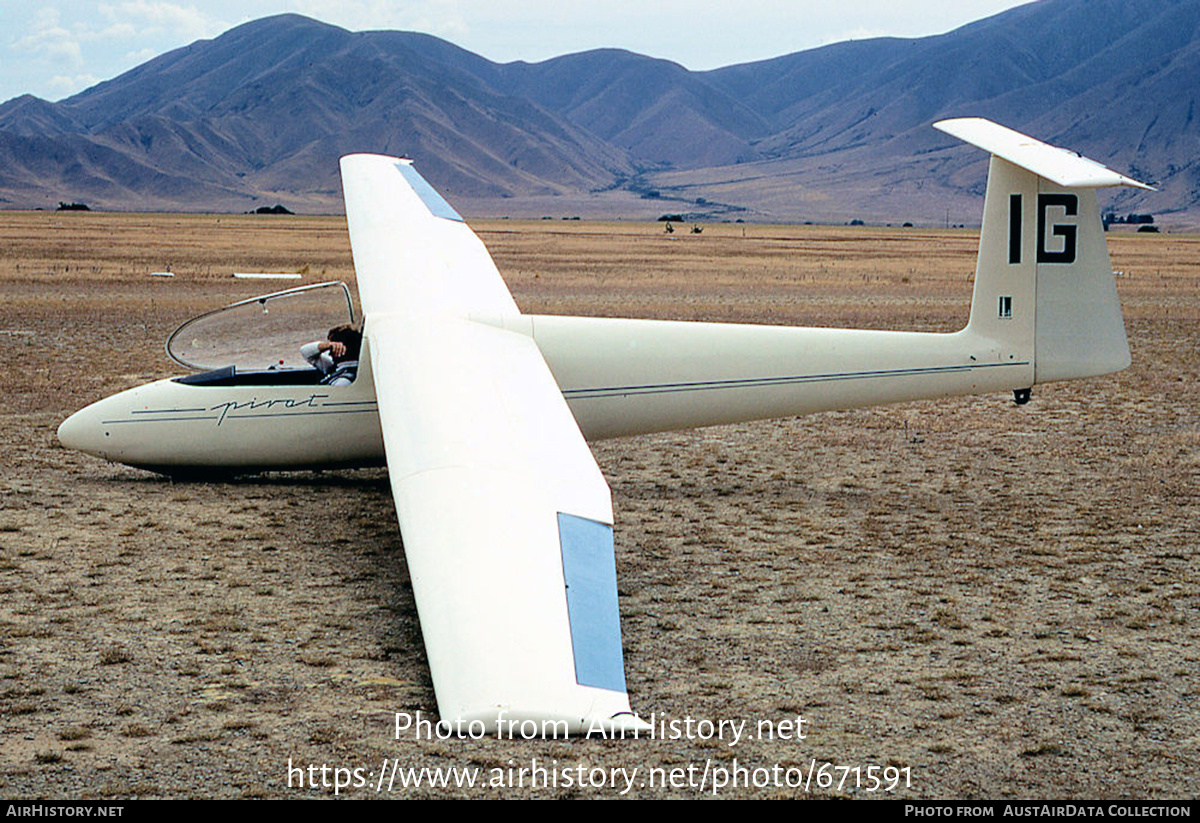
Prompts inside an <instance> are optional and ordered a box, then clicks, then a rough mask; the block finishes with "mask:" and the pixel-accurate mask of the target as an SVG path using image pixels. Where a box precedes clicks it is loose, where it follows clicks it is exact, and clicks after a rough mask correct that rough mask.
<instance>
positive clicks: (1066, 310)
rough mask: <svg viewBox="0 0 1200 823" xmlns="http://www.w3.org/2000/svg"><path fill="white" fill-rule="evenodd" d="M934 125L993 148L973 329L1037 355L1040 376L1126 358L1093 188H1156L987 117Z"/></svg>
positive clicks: (1080, 372) (1006, 350) (1118, 364)
mask: <svg viewBox="0 0 1200 823" xmlns="http://www.w3.org/2000/svg"><path fill="white" fill-rule="evenodd" d="M934 127H935V128H937V129H940V130H941V131H944V132H946V133H947V134H951V135H953V136H955V137H958V138H959V139H961V140H964V141H966V142H968V143H971V144H973V145H976V146H978V147H980V148H982V149H984V150H986V151H989V152H991V154H992V161H991V167H990V170H989V174H988V188H987V199H986V202H985V204H984V210H983V227H982V230H981V232H980V241H979V261H978V264H977V267H976V271H975V292H974V296H973V298H972V301H971V320H970V322H969V324H968V326H967V330H968V332H969V333H972V334H976V335H979V336H980V337H983V338H985V339H988V340H991V341H994V342H995V344H996V346H997V348H998V349H999V350H1000V351H1001V352H1002V353H1003V354H1004V355H1005V356H1008V355H1014V356H1016V357H1020V358H1024V357H1030V359H1032V361H1033V363H1034V374H1033V382H1034V383H1047V382H1050V381H1052V380H1069V379H1072V378H1076V377H1091V376H1094V375H1099V374H1108V373H1110V372H1114V371H1120V370H1121V369H1123V368H1125V367H1126V366H1128V365H1129V344H1128V342H1127V340H1126V337H1125V324H1124V321H1123V319H1122V317H1121V304H1120V301H1119V299H1118V298H1117V290H1116V285H1115V283H1114V281H1113V274H1112V265H1111V264H1110V263H1109V259H1108V247H1107V245H1106V244H1105V241H1104V227H1103V226H1102V225H1101V223H1100V207H1099V204H1098V201H1097V198H1096V189H1097V188H1100V187H1104V186H1133V187H1136V188H1142V189H1149V188H1150V187H1149V186H1147V185H1145V184H1144V183H1139V182H1138V181H1136V180H1134V179H1132V178H1130V177H1126V176H1124V175H1122V174H1119V173H1117V172H1115V171H1112V170H1111V169H1109V168H1106V167H1105V166H1102V165H1100V164H1099V163H1096V162H1094V161H1092V160H1088V159H1087V158H1085V157H1082V156H1080V155H1079V154H1076V153H1075V152H1070V151H1067V150H1065V149H1060V148H1057V147H1055V146H1050V145H1048V144H1046V143H1042V142H1040V141H1038V140H1034V139H1033V138H1031V137H1027V136H1025V135H1023V134H1020V133H1018V132H1015V131H1012V130H1011V129H1006V128H1004V127H1003V126H999V125H996V124H995V123H992V122H990V121H987V120H982V119H980V118H962V119H958V120H943V121H941V122H939V123H935V124H934Z"/></svg>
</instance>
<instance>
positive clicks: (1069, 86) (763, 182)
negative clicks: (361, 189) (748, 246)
mask: <svg viewBox="0 0 1200 823" xmlns="http://www.w3.org/2000/svg"><path fill="white" fill-rule="evenodd" d="M1198 93H1200V2H1196V1H1195V0H1186V2H1179V0H1139V2H1137V3H1130V2H1127V0H1041V1H1040V2H1034V3H1030V4H1028V5H1024V6H1019V7H1017V8H1014V9H1011V10H1009V11H1006V12H1004V13H1001V14H998V15H996V16H994V17H990V18H987V19H985V20H980V21H977V22H975V23H972V24H970V25H967V26H964V27H962V28H959V29H956V30H954V31H952V32H949V33H947V34H942V35H938V36H933V37H923V38H917V39H898V38H875V39H868V40H859V41H850V42H844V43H837V44H834V45H829V46H824V47H821V48H816V49H810V50H806V51H800V52H796V53H794V54H789V55H785V56H783V57H777V58H773V59H769V60H762V61H758V62H754V63H746V64H742V65H736V66H729V67H725V68H720V69H715V70H712V71H703V72H696V71H689V70H688V69H686V68H684V67H683V66H680V65H678V64H676V63H672V62H670V61H667V60H661V59H656V58H653V57H647V56H644V55H640V54H634V53H632V52H628V51H622V50H619V49H598V50H594V51H587V52H582V53H577V54H569V55H565V56H562V57H557V58H554V59H551V60H546V61H544V62H540V63H525V62H513V63H503V64H501V63H495V62H492V61H490V60H487V59H486V58H484V57H481V56H479V55H477V54H473V53H472V52H469V51H466V50H464V49H461V48H459V47H457V46H455V45H453V44H452V43H449V42H446V41H444V40H440V39H438V38H436V37H432V36H430V35H425V34H417V33H412V32H399V31H374V32H357V33H355V32H349V31H346V30H344V29H340V28H337V27H335V26H331V25H328V24H325V23H321V22H318V21H315V20H311V19H308V18H305V17H300V16H297V15H290V14H285V15H280V16H276V17H269V18H265V19H261V20H257V21H254V22H251V23H247V24H245V25H242V26H238V27H237V28H234V29H231V30H230V31H228V32H226V33H225V34H223V35H221V36H220V37H217V38H215V39H212V40H202V41H197V42H195V43H192V44H191V45H189V46H186V47H184V48H181V49H177V50H175V51H172V52H169V53H167V54H164V55H161V56H160V57H157V58H154V59H152V60H150V61H148V62H146V63H144V64H142V65H140V66H138V67H137V68H135V69H132V70H131V71H128V72H126V73H125V74H122V75H120V76H119V77H116V78H114V79H112V80H108V81H106V82H103V83H100V84H98V85H96V86H93V87H91V88H89V89H87V90H85V91H83V92H81V93H79V94H76V95H74V96H73V97H69V98H67V99H65V100H62V101H59V102H48V101H46V100H42V99H39V98H37V97H34V96H32V95H22V96H20V97H17V98H14V99H12V100H9V101H7V102H5V103H3V104H2V105H0V206H3V207H8V208H33V207H53V206H55V205H56V204H57V203H58V202H59V201H81V202H86V203H87V204H89V205H90V206H91V207H93V208H104V209H126V210H181V211H246V210H250V209H254V208H256V207H258V206H262V205H272V204H274V203H282V204H284V205H286V206H287V207H288V208H290V209H292V210H293V211H301V212H337V211H340V210H341V200H340V187H339V180H338V172H337V158H338V157H339V156H340V155H342V154H346V153H350V152H359V151H367V152H381V153H388V154H398V155H405V156H409V157H412V158H414V159H415V160H416V163H417V167H418V168H419V169H420V170H421V171H422V173H423V174H424V175H425V176H426V177H427V178H428V179H429V180H430V182H431V183H433V184H434V186H436V187H437V188H439V189H440V190H442V191H443V192H444V193H445V194H446V195H447V197H448V199H450V201H451V202H452V203H454V204H455V205H456V206H457V207H459V209H460V210H461V211H463V212H464V213H466V214H469V215H512V216H539V215H549V216H566V215H583V216H589V217H602V216H624V217H653V216H656V215H658V214H661V213H664V212H679V213H684V214H688V215H691V216H693V217H709V218H717V219H747V220H787V221H796V220H813V221H819V222H824V221H835V222H840V221H845V220H849V219H853V218H858V219H865V220H867V221H878V222H890V221H895V222H901V221H909V220H911V221H914V222H917V223H933V224H939V225H940V224H942V223H943V222H945V221H952V222H968V223H969V222H977V221H978V219H979V214H980V212H981V202H980V199H979V195H980V194H981V193H982V186H983V181H984V176H985V172H986V157H985V156H984V155H983V154H982V153H981V152H979V151H977V150H975V149H971V148H969V147H963V146H961V145H959V144H957V143H955V141H953V140H952V139H951V138H949V137H947V136H945V135H943V134H941V133H939V132H936V131H935V130H933V129H931V128H930V127H929V124H930V123H932V122H934V121H935V120H938V119H942V118H945V117H955V116H966V115H980V116H985V117H989V118H991V119H994V120H997V121H998V122H1001V123H1003V124H1005V125H1008V126H1010V127H1012V128H1015V129H1018V130H1020V131H1023V132H1026V133H1028V134H1031V135H1034V136H1035V137H1038V138H1039V139H1042V140H1046V141H1048V142H1052V143H1055V144H1058V145H1064V146H1068V147H1070V148H1073V149H1076V150H1078V151H1081V152H1083V153H1084V154H1086V155H1088V156H1090V157H1092V158H1094V159H1096V160H1099V161H1101V162H1103V163H1106V164H1109V165H1111V166H1113V167H1114V168H1116V169H1117V170H1119V171H1122V172H1124V173H1127V174H1130V175H1131V176H1133V177H1136V178H1138V179H1141V180H1145V181H1147V182H1151V183H1154V184H1156V185H1157V186H1158V187H1159V191H1157V192H1151V193H1142V192H1133V191H1128V190H1121V191H1119V192H1117V193H1116V194H1115V195H1110V196H1109V199H1108V207H1109V208H1111V209H1114V210H1116V211H1118V212H1130V211H1136V212H1151V213H1154V214H1156V215H1157V216H1158V217H1159V220H1160V222H1164V221H1165V222H1167V223H1172V222H1174V223H1176V224H1184V225H1200V163H1198V162H1197V157H1200V151H1198V149H1200V124H1198V123H1197V120H1196V117H1195V103H1196V97H1197V94H1198Z"/></svg>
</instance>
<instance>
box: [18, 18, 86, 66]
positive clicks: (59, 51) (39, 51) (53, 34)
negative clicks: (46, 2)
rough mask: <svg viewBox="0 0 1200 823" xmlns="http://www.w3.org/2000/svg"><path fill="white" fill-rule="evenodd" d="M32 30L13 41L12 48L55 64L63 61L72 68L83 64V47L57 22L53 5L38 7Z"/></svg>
mask: <svg viewBox="0 0 1200 823" xmlns="http://www.w3.org/2000/svg"><path fill="white" fill-rule="evenodd" d="M31 28H32V31H30V33H29V34H27V35H25V36H24V37H22V38H20V39H19V40H17V41H16V42H14V43H13V45H12V47H13V49H14V50H16V51H19V52H24V53H26V54H29V55H32V56H33V57H34V59H37V60H49V61H52V62H54V63H56V64H61V63H63V62H64V61H65V62H66V63H68V64H69V65H70V66H72V67H73V68H78V67H79V66H82V65H83V48H82V46H81V45H80V43H79V39H78V38H77V37H76V36H75V35H74V34H72V33H71V32H70V31H68V30H67V29H65V28H63V26H62V25H61V24H60V22H59V12H58V9H56V8H54V7H53V6H49V7H45V8H41V9H38V11H37V13H36V14H35V15H34V19H33V25H32V26H31Z"/></svg>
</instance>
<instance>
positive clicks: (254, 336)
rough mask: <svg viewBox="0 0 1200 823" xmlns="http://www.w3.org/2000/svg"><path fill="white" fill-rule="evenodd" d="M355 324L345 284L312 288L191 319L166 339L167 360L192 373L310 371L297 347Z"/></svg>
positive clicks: (272, 295)
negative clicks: (229, 370)
mask: <svg viewBox="0 0 1200 823" xmlns="http://www.w3.org/2000/svg"><path fill="white" fill-rule="evenodd" d="M354 319H355V318H354V304H353V303H352V302H351V299H350V289H349V288H347V286H346V284H345V283H342V282H341V281H331V282H328V283H314V284H313V285H310V286H300V287H299V288H295V289H288V290H287V291H279V292H274V293H272V294H264V295H262V296H261V297H252V298H250V299H249V300H242V301H239V302H237V303H233V304H232V305H229V306H226V307H225V308H222V309H216V310H215V311H210V312H206V313H205V314H202V315H200V316H199V317H193V318H192V319H191V320H188V321H187V322H186V323H184V324H183V325H182V326H180V327H179V328H177V329H176V330H175V331H174V332H173V333H172V334H171V336H170V337H169V338H167V354H168V355H169V356H170V358H171V359H172V360H174V361H175V362H176V363H178V364H179V365H181V366H184V367H186V368H189V369H194V370H197V371H210V370H213V369H220V368H224V367H227V366H234V367H235V368H236V370H237V371H238V372H254V371H263V370H272V371H278V370H291V369H309V370H310V369H312V366H310V365H309V364H308V363H307V362H306V361H305V359H304V358H303V357H302V356H301V355H300V347H301V346H302V345H304V344H305V343H309V342H311V341H313V340H324V339H325V335H326V334H327V333H328V332H329V330H330V329H331V328H333V327H334V326H337V325H340V324H342V323H353V322H354Z"/></svg>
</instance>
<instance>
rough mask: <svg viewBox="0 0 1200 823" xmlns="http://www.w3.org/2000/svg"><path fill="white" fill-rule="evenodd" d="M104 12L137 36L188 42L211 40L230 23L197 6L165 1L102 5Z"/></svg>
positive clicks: (126, 1) (145, 0)
mask: <svg viewBox="0 0 1200 823" xmlns="http://www.w3.org/2000/svg"><path fill="white" fill-rule="evenodd" d="M99 9H100V12H101V13H102V14H104V15H105V17H107V18H108V19H109V20H111V21H112V23H113V26H114V27H119V28H122V29H123V30H124V31H131V32H133V33H134V36H137V37H146V36H155V35H164V34H165V35H169V36H170V37H172V38H173V39H182V40H183V41H185V42H188V41H191V40H195V39H197V38H200V37H211V36H212V35H214V34H217V33H219V32H221V31H223V30H224V29H226V28H228V27H229V26H228V24H227V23H225V22H224V21H222V20H218V19H217V18H215V17H213V16H211V15H209V14H206V13H205V12H203V11H200V10H199V9H197V8H196V7H195V6H193V5H190V4H188V5H185V4H181V3H168V2H164V1H163V0H123V2H120V3H101V4H100V5H99Z"/></svg>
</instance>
